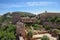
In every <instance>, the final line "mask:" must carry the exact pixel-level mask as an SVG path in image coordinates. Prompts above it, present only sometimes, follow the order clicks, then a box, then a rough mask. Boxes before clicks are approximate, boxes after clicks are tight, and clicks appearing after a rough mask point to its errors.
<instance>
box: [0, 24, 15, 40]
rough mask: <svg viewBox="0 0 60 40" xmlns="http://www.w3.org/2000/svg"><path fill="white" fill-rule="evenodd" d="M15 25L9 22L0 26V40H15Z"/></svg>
mask: <svg viewBox="0 0 60 40" xmlns="http://www.w3.org/2000/svg"><path fill="white" fill-rule="evenodd" d="M15 31H16V26H15V25H12V24H9V25H6V26H4V27H0V40H16V32H15Z"/></svg>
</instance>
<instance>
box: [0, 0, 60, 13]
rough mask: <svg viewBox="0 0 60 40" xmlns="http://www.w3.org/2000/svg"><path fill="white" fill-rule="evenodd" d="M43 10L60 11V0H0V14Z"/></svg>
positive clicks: (39, 11)
mask: <svg viewBox="0 0 60 40" xmlns="http://www.w3.org/2000/svg"><path fill="white" fill-rule="evenodd" d="M45 10H47V11H48V12H60V0H0V14H4V13H6V12H15V11H22V12H31V13H34V14H39V13H41V12H44V11H45Z"/></svg>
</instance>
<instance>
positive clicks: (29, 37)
mask: <svg viewBox="0 0 60 40" xmlns="http://www.w3.org/2000/svg"><path fill="white" fill-rule="evenodd" d="M27 36H28V40H31V38H32V36H33V32H32V30H29V31H28V33H27Z"/></svg>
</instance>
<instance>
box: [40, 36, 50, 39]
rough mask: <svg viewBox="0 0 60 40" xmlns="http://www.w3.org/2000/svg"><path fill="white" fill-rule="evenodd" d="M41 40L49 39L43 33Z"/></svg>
mask: <svg viewBox="0 0 60 40" xmlns="http://www.w3.org/2000/svg"><path fill="white" fill-rule="evenodd" d="M41 40H50V39H49V37H48V36H46V35H44V36H43V37H42V38H41Z"/></svg>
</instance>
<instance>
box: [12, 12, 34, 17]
mask: <svg viewBox="0 0 60 40" xmlns="http://www.w3.org/2000/svg"><path fill="white" fill-rule="evenodd" d="M14 14H19V15H20V16H21V17H27V16H28V17H34V16H35V14H32V13H29V12H12V14H11V15H14Z"/></svg>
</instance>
